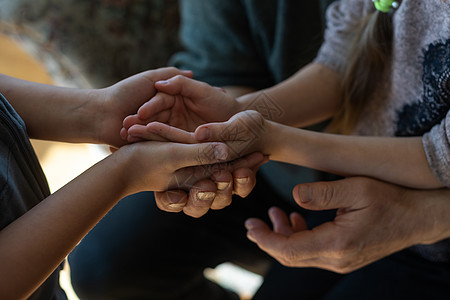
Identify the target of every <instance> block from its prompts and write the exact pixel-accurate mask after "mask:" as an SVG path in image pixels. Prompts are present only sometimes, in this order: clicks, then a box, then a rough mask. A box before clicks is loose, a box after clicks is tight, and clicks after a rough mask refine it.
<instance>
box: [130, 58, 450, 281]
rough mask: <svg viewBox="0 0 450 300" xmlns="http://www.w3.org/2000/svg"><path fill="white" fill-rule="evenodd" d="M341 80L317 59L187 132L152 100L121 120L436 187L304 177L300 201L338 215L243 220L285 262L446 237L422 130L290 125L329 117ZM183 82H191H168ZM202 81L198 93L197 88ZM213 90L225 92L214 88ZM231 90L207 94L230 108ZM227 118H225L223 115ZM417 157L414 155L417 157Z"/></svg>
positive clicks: (329, 262) (326, 259) (375, 252)
mask: <svg viewBox="0 0 450 300" xmlns="http://www.w3.org/2000/svg"><path fill="white" fill-rule="evenodd" d="M317 77H320V78H317ZM167 82H168V83H169V84H168V83H167ZM337 82H338V78H337V77H336V74H335V73H333V72H332V71H329V70H326V68H325V69H324V67H322V66H319V65H314V64H312V65H310V66H308V67H306V70H305V69H302V70H300V71H299V72H298V73H297V74H295V75H294V76H293V77H291V78H290V79H288V80H287V81H285V82H283V83H281V84H279V85H277V86H275V87H273V88H270V89H267V90H264V91H260V92H254V93H251V94H248V95H244V96H241V97H239V98H237V100H236V102H237V103H238V106H237V107H238V109H237V111H235V113H236V114H235V115H234V116H233V117H231V118H230V119H228V121H226V122H219V123H210V124H204V125H200V126H199V127H197V128H196V129H195V131H191V132H188V131H185V130H189V128H182V129H185V130H181V129H180V128H178V129H177V128H174V127H171V126H169V125H171V124H174V123H175V121H174V122H172V123H171V120H164V119H159V120H156V119H155V120H152V121H159V122H150V123H148V121H149V120H151V118H152V116H153V115H157V114H158V113H159V111H158V110H157V109H155V110H148V111H147V112H146V113H145V114H144V116H145V117H146V119H144V120H141V119H139V116H134V117H131V118H130V119H128V120H127V122H126V123H124V129H123V130H125V131H126V133H127V138H128V139H131V140H140V139H146V138H155V139H162V140H175V141H178V142H182V143H197V142H206V141H211V140H215V141H221V142H224V143H225V144H227V145H228V146H229V147H230V149H232V153H231V155H236V156H239V155H244V154H245V153H250V152H252V151H254V150H255V149H259V150H260V151H261V152H262V153H264V154H267V155H270V158H271V159H275V160H280V161H285V162H290V163H296V164H300V165H305V166H310V167H313V168H318V169H322V170H327V171H332V172H336V173H339V174H342V175H346V176H351V175H365V176H370V177H375V178H378V179H381V180H388V181H391V182H393V183H398V184H402V185H406V186H410V187H416V188H427V189H429V190H415V189H408V188H404V187H400V186H398V185H393V184H390V183H385V182H383V181H377V180H374V179H371V178H368V177H351V178H347V179H344V180H342V181H336V182H329V183H321V182H319V183H311V184H303V185H299V186H297V187H296V188H295V189H294V192H293V195H294V198H295V200H296V202H297V203H298V204H299V205H300V206H302V207H304V208H306V209H310V210H327V209H338V213H337V216H336V219H335V220H334V221H333V222H329V223H325V224H323V225H321V226H319V227H316V228H314V229H307V228H306V225H305V221H304V220H303V218H302V217H301V216H300V215H299V214H297V213H294V214H292V215H291V216H289V217H288V216H286V215H285V213H284V212H282V211H281V210H279V209H277V208H272V209H271V210H270V211H269V216H270V218H271V220H272V223H273V229H270V227H269V226H268V225H267V224H264V223H263V222H262V221H261V220H257V219H249V220H248V221H247V222H246V227H247V230H248V238H249V239H250V240H252V241H254V242H255V243H257V244H258V246H259V247H260V248H261V249H262V250H264V251H266V252H267V253H268V254H270V255H272V256H273V257H275V258H276V259H277V260H278V261H280V262H281V263H282V264H284V265H286V266H295V267H318V268H323V269H327V270H332V271H334V272H339V273H347V272H350V271H353V270H356V269H358V268H361V267H362V266H365V265H367V264H370V263H371V262H373V261H376V260H378V259H380V258H383V257H385V256H388V255H389V254H392V253H394V252H397V251H399V250H402V249H405V248H407V247H409V246H411V245H415V244H429V243H433V242H436V241H439V240H441V239H445V238H448V237H449V236H450V224H449V222H450V221H449V219H448V213H449V206H450V203H449V202H448V197H449V190H448V189H436V188H440V187H442V184H441V183H440V182H438V181H437V179H436V178H435V177H434V175H433V174H432V173H431V170H430V169H429V167H428V164H427V162H426V159H425V155H424V153H423V149H422V146H421V140H420V138H405V139H403V138H402V139H396V138H370V137H366V138H361V137H343V136H337V135H331V134H323V133H314V132H308V131H305V130H300V129H297V128H293V127H291V126H295V127H297V126H306V125H310V124H312V123H313V122H314V121H320V120H324V119H326V118H328V117H330V116H332V115H333V113H334V112H335V110H336V107H337V106H336V103H339V97H340V96H339V95H340V90H339V87H338V86H339V85H338V84H337ZM180 83H182V84H184V85H185V86H183V87H182V88H180V87H176V86H171V84H172V85H177V84H180ZM318 83H321V84H318ZM156 86H157V87H158V89H159V90H160V91H163V92H165V93H168V94H170V93H174V92H175V91H176V92H180V91H189V95H190V96H189V99H190V101H191V102H192V100H193V98H195V97H196V96H199V97H200V96H202V95H203V96H204V95H207V94H208V93H206V92H205V91H204V90H205V89H208V87H207V86H205V85H204V84H202V85H201V86H199V85H197V84H196V82H195V81H193V80H190V79H188V78H184V79H183V80H180V79H178V80H176V81H175V80H174V81H172V79H170V80H168V81H166V83H165V84H164V85H163V86H158V83H157V84H156ZM323 86H326V87H327V88H323ZM196 90H197V91H200V92H198V94H195V93H194V91H196ZM209 93H210V94H211V95H213V94H218V93H221V91H218V90H216V89H213V88H209ZM261 95H266V96H268V97H265V98H264V99H266V100H267V99H269V100H270V101H263V103H262V104H261V103H259V104H260V105H258V102H257V100H258V97H260V96H261ZM172 96H174V95H172ZM165 97H167V96H165ZM230 98H231V97H229V98H228V97H225V98H224V96H223V95H220V97H219V96H218V95H217V98H215V97H213V98H211V96H210V95H208V99H212V100H211V101H215V100H214V99H216V100H217V102H216V103H214V104H212V103H211V104H210V105H211V106H216V107H220V105H221V103H219V99H220V101H223V100H224V99H225V100H226V101H228V102H229V103H226V104H225V106H226V107H235V106H234V104H232V103H233V100H232V99H230ZM161 99H162V98H161ZM166 99H167V98H166ZM183 99H184V98H183V95H179V94H178V95H177V101H183ZM312 99H314V101H313V100H312ZM151 101H152V100H151ZM311 101H313V102H311ZM230 103H231V104H230ZM267 103H269V106H268V105H266V104H267ZM148 107H151V106H147V108H148ZM178 107H179V106H178ZM147 108H144V107H142V108H141V110H143V111H144V110H146V109H147ZM185 108H188V106H185ZM268 108H269V109H268ZM322 108H323V110H322ZM175 109H176V108H175V106H172V107H165V110H167V111H169V112H172V111H174V110H175ZM247 109H251V110H252V111H248V110H247ZM216 110H217V111H221V110H219V109H217V108H216ZM243 110H246V111H243ZM143 111H142V112H141V111H140V113H143ZM225 111H226V110H225ZM268 111H269V113H268ZM277 111H278V112H281V113H278V114H277V113H276V112H277ZM318 111H319V112H318ZM274 112H275V113H274ZM166 114H167V112H166ZM185 117H186V115H185ZM221 117H222V118H225V117H226V114H224V115H223V116H221ZM133 118H136V119H134V120H133ZM272 121H277V122H278V123H275V122H272ZM286 125H288V126H286ZM190 129H192V128H190ZM396 153H397V154H396ZM398 153H401V156H398ZM396 155H397V156H396ZM330 157H334V158H335V159H330ZM371 160H372V162H371ZM410 161H414V162H415V163H414V164H410V163H409V162H410ZM392 165H395V168H393V167H392Z"/></svg>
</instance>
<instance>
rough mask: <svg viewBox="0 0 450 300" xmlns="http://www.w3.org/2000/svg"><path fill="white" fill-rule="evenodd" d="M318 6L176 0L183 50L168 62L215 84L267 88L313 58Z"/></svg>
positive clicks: (279, 0) (292, 0) (318, 35)
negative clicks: (178, 6) (177, 0)
mask: <svg viewBox="0 0 450 300" xmlns="http://www.w3.org/2000/svg"><path fill="white" fill-rule="evenodd" d="M328 1H330V0H328ZM323 2H324V1H323V0H322V1H318V0H317V1H298V0H265V1H252V0H227V1H221V0H208V1H202V0H182V1H180V14H181V28H180V39H181V43H182V46H183V48H184V50H183V51H181V52H179V53H177V54H176V55H175V56H173V57H172V59H171V64H172V65H174V66H176V67H179V68H182V69H189V70H192V71H194V76H195V78H196V79H199V80H202V81H206V82H208V83H210V84H212V85H216V86H226V85H243V86H249V87H253V88H257V89H259V88H264V87H267V86H270V85H273V84H275V83H277V82H280V81H282V80H284V79H286V78H287V77H289V76H290V75H292V74H293V73H294V72H296V71H297V70H298V69H300V68H301V67H302V66H303V65H305V64H307V63H309V62H310V61H311V60H312V59H313V58H314V57H315V55H316V53H317V51H318V48H319V46H320V44H321V42H322V28H323V26H322V14H321V5H322V4H323ZM325 2H327V1H325Z"/></svg>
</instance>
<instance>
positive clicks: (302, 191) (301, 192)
mask: <svg viewBox="0 0 450 300" xmlns="http://www.w3.org/2000/svg"><path fill="white" fill-rule="evenodd" d="M307 192H308V187H307V186H300V185H299V186H298V187H297V195H298V198H299V199H300V202H302V203H308V202H310V201H311V200H312V199H311V197H310V195H306V193H307Z"/></svg>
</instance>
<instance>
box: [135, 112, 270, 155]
mask: <svg viewBox="0 0 450 300" xmlns="http://www.w3.org/2000/svg"><path fill="white" fill-rule="evenodd" d="M127 138H128V141H130V142H136V141H140V140H157V141H172V142H177V143H191V144H194V143H202V142H222V143H225V144H226V145H227V146H228V147H229V148H230V150H231V158H232V159H234V158H238V157H242V156H244V155H247V154H249V153H252V152H255V151H262V152H265V153H269V151H270V143H269V141H270V125H269V124H268V121H266V120H265V119H264V118H263V116H262V115H261V114H260V113H258V112H256V111H243V112H240V113H237V114H236V115H234V116H232V117H231V118H230V119H229V120H228V121H226V122H223V123H209V124H204V125H201V126H199V127H197V129H196V130H195V132H194V133H190V132H187V131H184V130H182V129H179V128H176V127H172V126H170V125H167V124H163V123H159V122H152V123H149V124H147V125H133V126H132V127H130V128H129V130H128V137H127Z"/></svg>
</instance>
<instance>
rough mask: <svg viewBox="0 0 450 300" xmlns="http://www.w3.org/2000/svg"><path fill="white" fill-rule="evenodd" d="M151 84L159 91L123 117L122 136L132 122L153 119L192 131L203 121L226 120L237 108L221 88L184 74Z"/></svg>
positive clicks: (152, 120) (142, 122) (138, 122)
mask: <svg viewBox="0 0 450 300" xmlns="http://www.w3.org/2000/svg"><path fill="white" fill-rule="evenodd" d="M155 88H157V89H158V90H159V91H160V93H158V94H156V96H155V97H153V98H152V99H151V100H150V101H148V102H146V103H145V104H144V105H142V106H141V107H140V108H139V110H138V113H137V114H136V115H132V116H128V117H127V118H126V119H125V120H124V122H123V126H124V128H123V129H122V132H121V136H122V138H124V139H126V138H127V130H128V129H129V128H130V127H131V126H133V125H136V124H140V125H146V124H148V123H150V122H154V121H157V122H160V123H164V124H168V125H171V126H174V127H177V128H180V129H183V130H186V131H190V132H192V131H194V130H195V128H197V127H198V126H199V125H202V124H205V123H210V122H223V121H226V120H228V119H229V118H230V117H231V116H232V115H234V114H235V113H236V112H237V111H238V103H237V101H236V100H235V99H234V98H232V97H230V96H228V95H227V94H226V93H225V92H224V91H223V90H221V89H219V88H215V87H212V86H210V85H208V84H206V83H203V82H199V81H196V80H193V79H190V78H188V77H186V76H182V75H177V76H175V77H173V78H171V79H169V80H166V81H158V82H156V83H155Z"/></svg>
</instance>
